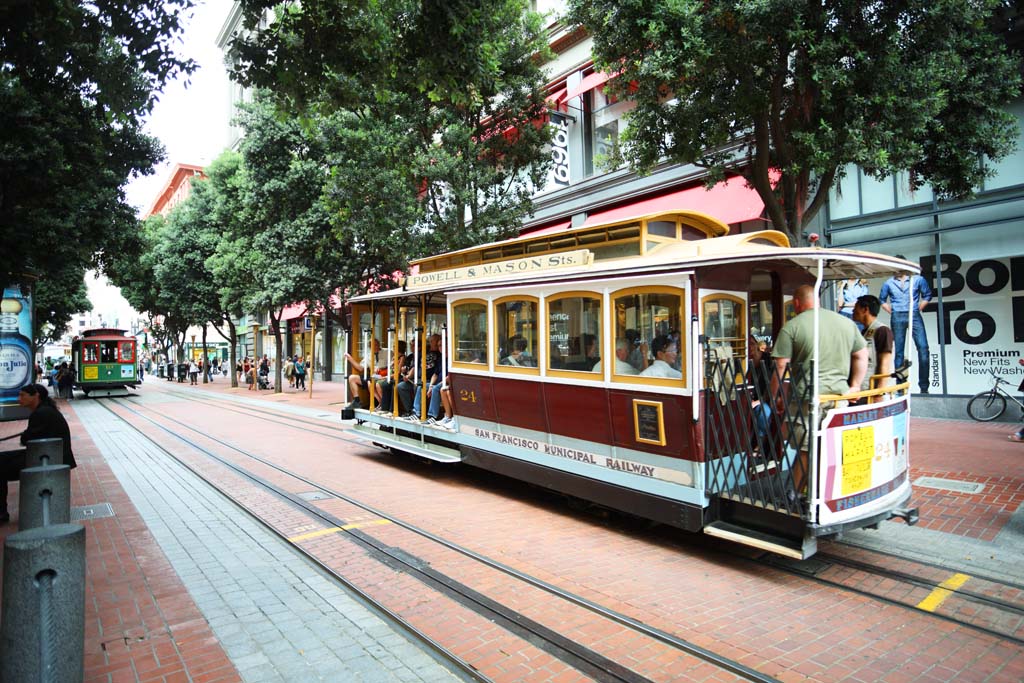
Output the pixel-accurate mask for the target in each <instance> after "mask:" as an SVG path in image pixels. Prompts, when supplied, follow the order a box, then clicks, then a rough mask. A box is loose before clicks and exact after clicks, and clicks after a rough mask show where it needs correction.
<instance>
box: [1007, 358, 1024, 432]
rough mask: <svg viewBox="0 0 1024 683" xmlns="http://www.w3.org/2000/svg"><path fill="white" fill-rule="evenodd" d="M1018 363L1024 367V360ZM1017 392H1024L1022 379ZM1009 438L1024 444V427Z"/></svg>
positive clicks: (1021, 359)
mask: <svg viewBox="0 0 1024 683" xmlns="http://www.w3.org/2000/svg"><path fill="white" fill-rule="evenodd" d="M1017 362H1018V363H1020V364H1021V365H1024V358H1018V359H1017ZM1017 391H1024V379H1022V380H1021V381H1020V386H1019V387H1017ZM1007 438H1008V439H1009V440H1010V441H1016V442H1017V443H1024V425H1022V426H1021V428H1020V429H1018V430H1017V431H1016V432H1014V433H1013V434H1010V436H1008V437H1007Z"/></svg>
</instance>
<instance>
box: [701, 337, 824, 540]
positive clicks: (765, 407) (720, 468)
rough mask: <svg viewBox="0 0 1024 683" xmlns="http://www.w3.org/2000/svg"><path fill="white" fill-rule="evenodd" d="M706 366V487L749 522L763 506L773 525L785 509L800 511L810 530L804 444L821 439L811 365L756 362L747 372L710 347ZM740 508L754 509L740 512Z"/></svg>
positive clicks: (730, 512)
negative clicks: (815, 428) (813, 409)
mask: <svg viewBox="0 0 1024 683" xmlns="http://www.w3.org/2000/svg"><path fill="white" fill-rule="evenodd" d="M704 368H705V390H704V401H703V402H702V403H703V413H704V414H703V421H704V458H705V466H706V471H705V487H706V490H707V494H708V496H709V498H710V499H711V500H712V501H715V500H716V499H717V502H718V503H719V505H718V508H719V518H726V519H727V518H730V517H734V516H738V517H741V518H742V520H743V521H744V522H745V523H747V524H749V523H750V520H751V519H752V518H753V519H755V520H756V518H757V516H758V515H757V514H756V511H758V510H760V511H763V513H767V514H766V515H763V517H767V518H768V519H766V520H765V521H766V526H767V527H771V530H772V531H776V530H777V529H775V528H774V527H775V526H776V524H777V522H773V521H771V518H772V517H776V516H777V514H781V515H785V516H787V517H791V518H797V519H798V520H800V521H801V523H800V524H798V525H794V529H796V528H797V527H799V528H800V529H802V527H803V525H802V520H804V519H806V516H807V514H808V508H807V499H806V496H807V484H808V481H809V477H810V476H811V472H809V464H810V463H809V462H808V459H807V458H806V457H805V456H801V453H800V451H804V452H806V451H807V450H808V444H807V443H805V440H812V439H813V433H810V434H809V433H808V432H809V431H811V430H809V425H810V421H811V420H810V415H809V411H810V405H811V401H812V394H813V387H812V382H811V381H810V380H811V377H812V376H813V375H812V374H811V371H812V368H811V366H810V364H807V365H804V366H797V365H789V366H787V367H786V369H785V370H784V371H782V372H779V371H778V370H777V369H776V368H775V365H774V363H772V362H770V361H769V362H763V363H758V364H755V363H754V362H753V361H750V362H749V370H748V371H747V372H744V371H743V362H742V360H740V359H737V358H730V359H725V360H722V359H718V358H717V357H715V355H714V351H713V350H709V352H708V353H707V354H706V356H705V361H704ZM773 380H774V381H773ZM773 387H774V389H773ZM777 406H784V409H783V410H779V409H778V408H777ZM811 461H813V456H812V457H811ZM737 508H743V509H745V510H746V512H745V513H744V514H740V515H736V512H735V511H736V510H737ZM772 513H776V514H772ZM754 526H757V525H756V523H755V524H754Z"/></svg>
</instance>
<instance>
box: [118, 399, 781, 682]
mask: <svg viewBox="0 0 1024 683" xmlns="http://www.w3.org/2000/svg"><path fill="white" fill-rule="evenodd" d="M119 405H120V404H119ZM122 407H124V408H125V409H126V410H128V411H129V412H133V413H135V414H137V415H139V417H141V418H143V419H146V420H147V421H149V422H151V423H152V424H154V425H155V426H157V427H158V428H160V429H162V430H164V431H167V432H168V433H170V434H172V435H174V436H176V437H177V438H179V439H181V440H182V441H184V442H186V443H188V444H189V445H191V446H192V447H193V448H196V449H197V450H200V451H202V452H204V453H207V454H208V455H210V456H211V457H213V458H215V459H217V460H218V461H219V462H222V464H225V465H226V466H228V467H230V468H232V469H235V470H237V471H239V472H240V473H242V474H244V476H247V477H248V478H252V479H256V480H258V479H259V478H258V477H256V476H255V475H252V474H251V473H247V472H246V471H245V470H244V469H243V468H240V467H238V466H236V465H234V464H233V463H228V462H225V461H224V460H223V459H222V458H220V457H219V456H216V455H215V454H211V453H209V452H208V451H207V450H206V449H203V448H202V447H201V446H199V445H198V444H195V443H194V442H191V441H190V440H188V439H186V438H184V437H182V436H181V435H180V434H179V433H177V432H174V431H172V430H169V429H167V428H166V427H164V426H163V425H160V424H158V423H157V422H155V421H153V420H151V419H150V418H148V417H146V416H145V415H142V414H141V413H139V412H138V411H136V410H134V409H132V408H128V407H126V406H122ZM161 417H162V418H163V419H166V420H168V421H170V422H172V423H174V424H177V425H179V426H182V427H185V428H186V429H189V430H191V431H194V432H196V433H198V434H200V435H202V436H203V437H204V438H207V439H210V440H211V441H214V442H215V443H218V444H220V445H222V446H224V447H225V448H229V449H231V450H234V451H236V452H238V453H240V454H241V455H243V456H245V457H248V458H251V459H253V460H255V461H257V462H259V463H261V464H262V465H264V466H267V467H270V468H272V469H274V470H276V471H279V472H281V473H283V474H286V475H288V476H290V477H293V478H294V479H296V480H298V481H302V482H303V483H305V484H308V485H309V486H312V487H314V488H315V489H319V490H320V491H322V492H324V493H326V494H328V495H331V496H333V497H335V498H338V499H340V500H343V501H345V502H347V503H349V504H351V505H354V506H357V507H359V508H361V509H363V510H366V511H367V512H369V513H371V514H373V515H375V516H378V517H380V518H382V519H387V520H389V521H390V522H392V523H393V524H395V525H397V526H400V527H402V528H404V529H406V530H407V531H410V532H412V533H414V534H417V535H419V536H421V537H424V538H427V539H428V540H431V541H432V542H434V543H437V544H439V545H441V546H443V547H445V548H448V549H449V550H452V551H454V552H457V553H459V554H461V555H463V556H465V557H468V558H470V559H473V560H475V561H476V562H479V563H481V564H483V565H484V566H487V567H489V568H492V569H495V570H497V571H500V572H502V573H504V574H506V575H508V576H511V577H513V578H515V579H517V580H519V581H522V582H524V583H526V584H528V585H531V586H533V587H535V588H538V589H540V590H543V591H545V592H547V593H549V594H551V595H554V596H556V597H558V598H560V599H562V600H565V601H567V602H569V603H571V604H575V605H577V606H579V607H581V608H583V609H586V610H588V611H591V612H593V613H595V614H598V615H600V616H602V617H603V618H606V619H608V620H610V621H613V622H615V623H618V624H620V625H622V626H625V627H627V628H630V629H632V630H634V631H636V632H638V633H641V634H643V635H645V636H647V637H649V638H651V639H653V640H657V641H659V642H662V643H664V644H666V645H668V646H670V647H673V648H675V649H678V650H680V651H681V652H685V653H686V654H689V655H691V656H693V657H696V658H698V659H701V660H703V661H706V662H708V663H711V664H714V665H715V666H718V667H719V668H721V669H723V670H725V671H729V672H730V673H733V674H735V675H737V676H740V677H742V678H744V679H746V680H749V681H757V682H759V683H770V682H777V681H778V679H776V678H774V677H771V676H768V675H766V674H763V673H761V672H759V671H756V670H754V669H751V668H750V667H747V666H745V665H743V664H741V663H739V662H737V661H735V660H732V659H729V658H727V657H724V656H722V655H719V654H717V653H714V652H712V651H710V650H708V649H706V648H703V647H700V646H699V645H696V644H694V643H691V642H689V641H686V640H684V639H681V638H678V637H676V636H673V635H672V634H670V633H667V632H665V631H662V630H660V629H657V628H655V627H652V626H650V625H647V624H644V623H643V622H640V621H638V620H636V619H633V618H632V617H629V616H627V615H624V614H622V613H619V612H616V611H614V610H611V609H608V608H606V607H604V606H602V605H599V604H597V603H594V602H593V601H590V600H587V599H586V598H583V597H581V596H578V595H575V594H573V593H570V592H568V591H565V590H563V589H561V588H558V587H557V586H554V585H553V584H550V583H548V582H546V581H543V580H541V579H538V578H536V577H533V576H530V575H528V574H525V573H523V572H520V571H519V570H517V569H514V568H512V567H509V566H508V565H505V564H503V563H501V562H498V561H496V560H493V559H491V558H488V557H486V556H484V555H481V554H479V553H476V552H475V551H472V550H470V549H468V548H465V547H463V546H460V545H458V544H456V543H453V542H451V541H448V540H446V539H443V538H441V537H439V536H437V535H435V534H433V533H431V532H429V531H426V530H424V529H421V528H419V527H416V526H415V525H412V524H410V523H408V522H405V521H403V520H401V519H399V518H397V517H394V516H393V515H389V514H387V513H385V512H383V511H381V510H378V509H376V508H374V507H372V506H370V505H368V504H366V503H363V502H361V501H359V500H356V499H354V498H352V497H350V496H347V495H345V494H343V493H341V492H339V491H335V490H333V489H330V488H327V487H324V486H322V485H321V484H319V483H318V482H316V481H314V480H311V479H309V478H307V477H304V476H302V475H299V474H296V473H295V472H292V471H290V470H288V469H287V468H283V467H281V466H279V465H277V464H275V463H273V462H271V461H269V460H267V459H265V458H261V457H260V456H258V455H255V454H253V453H251V452H249V451H247V450H245V449H242V448H239V447H238V446H235V445H234V444H231V443H228V442H226V441H223V440H221V439H218V438H216V437H213V436H210V435H209V434H206V433H203V432H201V431H200V430H199V429H197V428H195V427H193V426H191V425H189V424H188V423H186V422H183V421H179V420H175V419H174V418H170V417H167V416H164V415H161ZM292 426H293V428H298V427H295V426H294V425H292ZM323 436H328V437H330V438H336V439H343V437H340V436H333V435H327V434H324V435H323ZM343 440H346V441H353V439H343ZM360 443H365V442H360ZM270 486H272V485H270ZM283 495H285V496H288V495H289V494H286V493H285V494H283ZM296 502H297V503H298V504H299V505H300V506H301V507H303V508H305V509H307V510H308V511H310V513H311V514H315V515H317V516H321V517H323V516H324V514H325V513H323V512H322V511H320V510H319V509H318V508H316V507H314V506H311V505H310V504H309V503H308V502H307V501H302V500H299V501H296ZM328 516H329V515H328ZM338 522H341V520H335V519H333V518H332V520H331V523H332V524H334V525H336V526H340V525H341V524H339V523H338ZM348 533H350V534H351V533H352V532H351V531H349V532H348ZM360 535H361V534H360ZM381 551H382V552H385V553H388V550H387V549H386V548H384V547H383V546H382V547H381ZM395 559H396V561H398V562H401V563H402V564H406V558H405V557H404V556H399V557H396V558H395ZM414 569H416V571H419V568H416V567H414Z"/></svg>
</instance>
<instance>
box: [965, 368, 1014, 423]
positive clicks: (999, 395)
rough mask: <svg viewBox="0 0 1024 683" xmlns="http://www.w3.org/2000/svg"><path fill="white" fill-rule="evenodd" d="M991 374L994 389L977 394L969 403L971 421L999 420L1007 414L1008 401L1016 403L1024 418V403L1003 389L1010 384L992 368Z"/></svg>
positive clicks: (968, 410) (968, 412)
mask: <svg viewBox="0 0 1024 683" xmlns="http://www.w3.org/2000/svg"><path fill="white" fill-rule="evenodd" d="M989 374H990V375H992V379H993V383H992V388H991V389H989V390H988V391H982V392H979V393H977V394H975V395H974V396H973V397H972V398H971V400H970V401H968V402H967V414H968V415H970V416H971V419H972V420H977V421H978V422H991V421H992V420H996V419H998V418H999V417H1001V416H1002V414H1003V413H1005V412H1006V399H1010V400H1011V401H1013V402H1014V403H1016V404H1017V407H1018V408H1020V410H1021V415H1022V417H1024V402H1021V401H1020V400H1018V399H1017V398H1015V397H1014V396H1013V395H1012V394H1010V392H1008V391H1007V390H1006V389H1004V388H1003V385H1004V384H1006V385H1009V384H1010V382H1009V381H1007V380H1005V379H1003V378H1002V377H1000V376H999V375H997V374H996V371H995V370H993V369H991V368H990V369H989Z"/></svg>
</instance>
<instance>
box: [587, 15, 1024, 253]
mask: <svg viewBox="0 0 1024 683" xmlns="http://www.w3.org/2000/svg"><path fill="white" fill-rule="evenodd" d="M1001 4H1002V3H1001V2H1000V1H999V0H970V1H968V2H964V1H963V0H894V1H892V2H862V1H860V0H817V1H808V0H804V1H799V0H758V1H756V2H735V1H727V0H673V1H672V2H668V1H666V0H570V18H571V19H572V20H573V21H576V22H578V23H582V24H584V25H585V26H586V27H587V28H588V29H589V31H590V32H591V33H592V34H593V37H594V54H595V60H596V62H597V63H598V64H599V66H600V67H601V68H603V69H605V70H606V71H608V72H610V73H616V74H618V77H617V78H616V79H614V80H613V81H612V82H611V84H610V87H611V89H612V91H613V92H615V93H616V94H618V95H619V96H620V97H622V98H628V99H630V100H633V101H635V103H636V108H635V109H634V110H633V111H632V112H631V114H630V115H629V122H628V123H629V125H628V128H627V131H626V133H625V135H624V136H623V143H622V145H623V146H622V149H621V153H622V155H623V156H624V157H625V158H626V159H627V160H628V161H629V162H630V163H631V164H632V165H633V166H634V167H635V168H637V169H639V170H641V171H646V170H649V169H651V168H652V167H653V166H654V165H655V164H656V163H658V162H659V161H660V160H661V159H663V158H666V157H667V158H668V159H671V160H673V161H677V162H682V163H694V164H698V165H701V166H704V167H706V168H707V169H708V170H709V173H710V174H709V178H708V179H709V182H715V181H717V180H719V179H721V178H722V177H724V176H725V175H726V173H727V172H737V173H741V174H742V175H743V177H744V178H746V180H747V181H748V183H749V184H750V185H751V186H753V187H754V188H756V189H757V191H758V193H759V194H760V196H761V198H762V199H763V200H764V202H765V207H766V209H767V212H768V216H769V218H770V219H771V221H772V224H773V225H774V227H775V228H776V229H778V230H782V231H784V232H786V233H787V234H788V235H789V236H790V239H791V240H793V241H799V240H800V237H801V233H802V228H803V226H804V225H805V224H806V223H807V222H808V221H810V220H811V219H812V218H813V217H814V215H815V214H816V213H817V211H818V210H819V209H820V208H821V207H822V206H823V205H824V203H825V202H826V201H827V199H828V193H829V191H830V189H831V188H832V187H833V185H834V184H835V183H836V182H837V181H839V180H840V179H841V178H842V177H843V172H844V168H845V167H846V166H847V165H848V164H856V165H859V166H860V167H861V168H862V169H863V170H864V172H865V173H867V174H868V175H870V176H872V177H875V178H884V177H886V176H889V175H891V174H894V173H896V172H898V171H908V172H909V178H910V187H911V189H916V188H918V187H921V186H922V185H925V184H930V185H931V186H932V187H933V189H934V191H935V194H936V195H937V196H938V197H940V198H963V197H967V196H969V195H970V194H971V192H972V191H973V190H974V188H976V187H978V186H979V184H980V183H981V181H982V180H983V179H984V178H985V177H986V175H987V174H988V173H989V169H988V167H987V166H986V164H985V160H986V159H999V158H1001V157H1002V156H1004V155H1006V154H1007V153H1008V152H1009V151H1010V150H1011V149H1012V144H1013V141H1014V139H1015V124H1014V121H1013V118H1012V116H1011V115H1009V114H1008V113H1007V112H1006V111H1005V110H1004V109H1003V105H1004V104H1005V103H1006V102H1008V101H1009V100H1011V99H1012V98H1013V97H1015V96H1016V95H1017V94H1018V93H1019V87H1020V77H1019V76H1020V72H1019V64H1018V63H1017V62H1016V60H1015V59H1013V58H1011V57H1010V56H1008V55H1007V54H1006V52H1005V50H1004V49H1003V46H1002V44H1001V39H1000V37H999V36H998V35H996V34H995V32H994V31H993V30H992V29H991V27H990V23H989V22H990V20H991V18H992V16H993V12H994V11H995V10H996V9H998V7H999V6H1000V5H1001ZM774 173H778V174H779V176H778V182H777V183H775V182H773V181H774V178H773V174H774Z"/></svg>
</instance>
